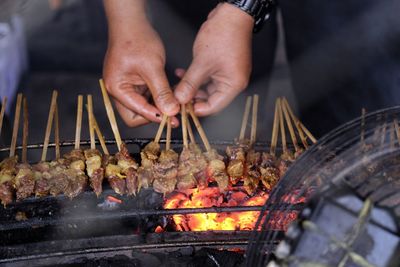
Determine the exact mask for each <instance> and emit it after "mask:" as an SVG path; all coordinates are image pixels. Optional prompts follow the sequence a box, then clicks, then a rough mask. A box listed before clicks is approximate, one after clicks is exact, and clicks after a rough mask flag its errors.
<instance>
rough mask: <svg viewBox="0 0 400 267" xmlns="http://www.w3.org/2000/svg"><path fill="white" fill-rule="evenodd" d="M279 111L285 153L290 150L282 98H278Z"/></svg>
mask: <svg viewBox="0 0 400 267" xmlns="http://www.w3.org/2000/svg"><path fill="white" fill-rule="evenodd" d="M278 112H279V126H280V128H281V137H282V150H283V154H286V153H287V152H288V149H287V144H286V131H285V124H284V121H283V114H282V104H281V99H280V98H279V99H278Z"/></svg>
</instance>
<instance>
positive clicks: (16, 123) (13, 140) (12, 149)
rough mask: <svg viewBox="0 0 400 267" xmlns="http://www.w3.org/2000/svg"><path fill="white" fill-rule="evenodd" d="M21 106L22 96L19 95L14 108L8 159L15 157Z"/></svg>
mask: <svg viewBox="0 0 400 267" xmlns="http://www.w3.org/2000/svg"><path fill="white" fill-rule="evenodd" d="M21 104H22V94H21V93H20V94H18V96H17V105H16V107H15V115H14V127H13V132H12V138H11V146H10V157H14V156H15V147H16V145H17V137H18V128H19V118H20V115H21Z"/></svg>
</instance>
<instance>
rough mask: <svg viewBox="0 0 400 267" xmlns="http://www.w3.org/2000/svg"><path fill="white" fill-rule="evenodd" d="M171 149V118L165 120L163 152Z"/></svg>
mask: <svg viewBox="0 0 400 267" xmlns="http://www.w3.org/2000/svg"><path fill="white" fill-rule="evenodd" d="M170 149H171V117H168V119H167V141H166V144H165V150H170Z"/></svg>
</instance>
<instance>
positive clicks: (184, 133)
mask: <svg viewBox="0 0 400 267" xmlns="http://www.w3.org/2000/svg"><path fill="white" fill-rule="evenodd" d="M181 115H182V119H181V121H182V138H183V147H184V148H187V147H188V139H187V123H188V119H187V113H186V105H184V104H182V105H181Z"/></svg>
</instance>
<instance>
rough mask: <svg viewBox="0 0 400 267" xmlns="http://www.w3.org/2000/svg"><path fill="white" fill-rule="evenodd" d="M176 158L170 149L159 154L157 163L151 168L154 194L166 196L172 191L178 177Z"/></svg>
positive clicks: (176, 155)
mask: <svg viewBox="0 0 400 267" xmlns="http://www.w3.org/2000/svg"><path fill="white" fill-rule="evenodd" d="M178 157H179V156H178V154H177V153H176V152H175V151H173V150H171V149H169V150H163V151H162V152H161V154H160V157H159V158H158V162H157V163H155V164H154V166H153V174H154V181H153V188H154V190H155V191H156V192H158V193H162V194H167V193H170V192H172V191H174V189H175V185H176V183H177V175H178Z"/></svg>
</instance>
